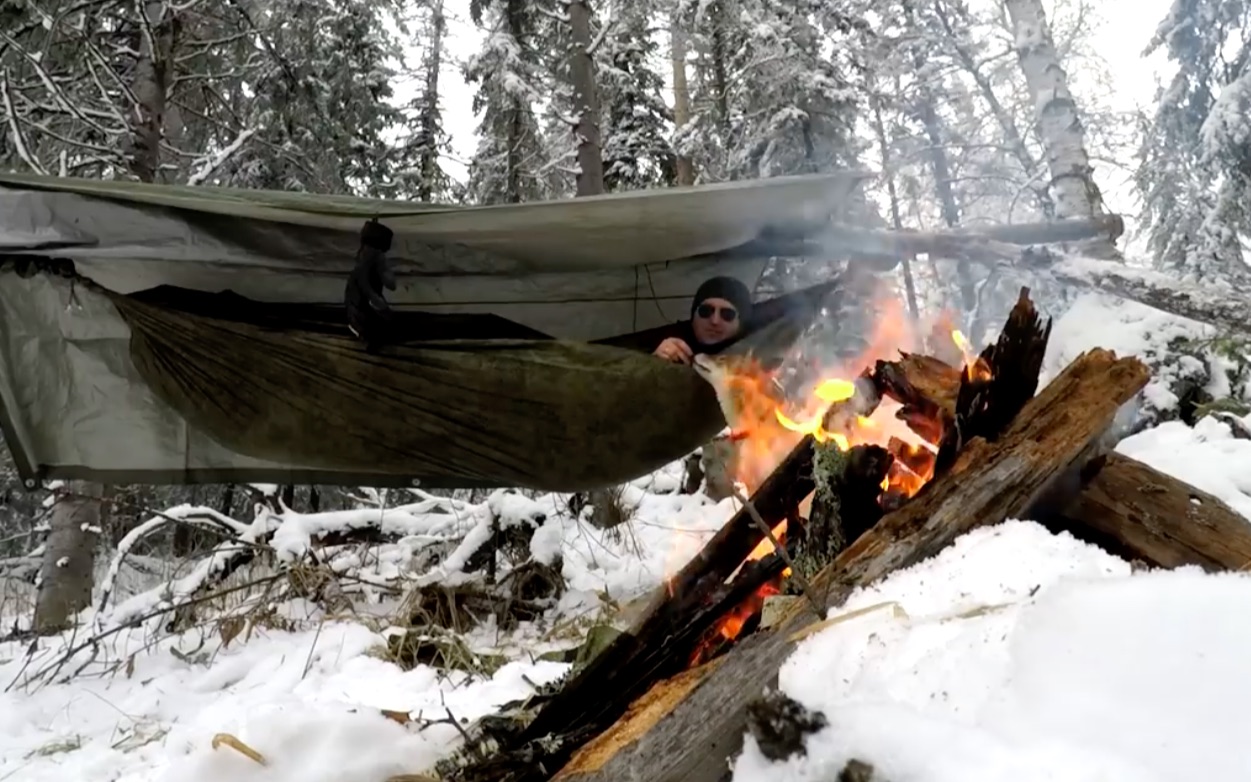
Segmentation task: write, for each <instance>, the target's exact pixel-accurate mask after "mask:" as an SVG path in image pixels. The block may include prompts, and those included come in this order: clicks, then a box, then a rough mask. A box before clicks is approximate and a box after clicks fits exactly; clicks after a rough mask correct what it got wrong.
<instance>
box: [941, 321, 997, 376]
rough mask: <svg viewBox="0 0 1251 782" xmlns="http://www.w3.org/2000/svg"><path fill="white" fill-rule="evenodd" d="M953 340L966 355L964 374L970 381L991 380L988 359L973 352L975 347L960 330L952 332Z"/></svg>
mask: <svg viewBox="0 0 1251 782" xmlns="http://www.w3.org/2000/svg"><path fill="white" fill-rule="evenodd" d="M951 340H952V342H955V343H956V347H958V348H960V352H961V353H962V354H963V355H964V374H965V375H966V376H967V377H968V378H969V380H982V381H986V380H990V374H991V373H990V365H989V364H987V363H986V359H984V358H982V357H981V356H979V355H977V353H975V352H974V351H973V346H972V345H971V344H969V340H968V339H967V338H966V337H965V336H964V334H963V333H962V332H961V331H960V329H952V330H951Z"/></svg>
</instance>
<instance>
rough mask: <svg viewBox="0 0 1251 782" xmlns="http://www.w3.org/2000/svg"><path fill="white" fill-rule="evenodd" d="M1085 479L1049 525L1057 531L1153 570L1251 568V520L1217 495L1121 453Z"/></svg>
mask: <svg viewBox="0 0 1251 782" xmlns="http://www.w3.org/2000/svg"><path fill="white" fill-rule="evenodd" d="M1083 479H1084V480H1088V481H1089V483H1087V484H1086V486H1085V488H1084V490H1082V492H1081V493H1080V494H1079V495H1078V496H1077V497H1076V499H1073V498H1072V497H1070V498H1068V499H1069V503H1068V507H1067V508H1065V509H1064V510H1063V511H1062V512H1061V514H1060V515H1059V516H1058V517H1057V518H1054V519H1048V520H1047V522H1046V523H1047V526H1048V527H1049V528H1051V529H1052V530H1053V531H1060V530H1065V531H1068V532H1070V533H1072V534H1073V536H1074V537H1077V538H1078V539H1081V540H1086V541H1087V542H1090V543H1094V544H1095V545H1098V546H1100V547H1102V548H1104V549H1106V550H1107V551H1109V552H1110V553H1113V554H1116V555H1118V556H1121V557H1124V558H1126V559H1130V560H1135V559H1136V560H1141V561H1143V562H1146V563H1147V564H1149V565H1153V566H1156V567H1164V568H1174V567H1181V566H1182V565H1198V566H1199V567H1202V568H1203V569H1205V570H1207V571H1210V572H1211V571H1221V570H1245V569H1246V568H1247V567H1248V565H1251V522H1249V521H1248V520H1247V519H1246V518H1245V517H1243V516H1242V515H1241V514H1239V513H1238V512H1237V511H1235V510H1234V509H1232V508H1230V507H1229V506H1228V505H1226V504H1225V503H1224V502H1222V501H1221V500H1220V499H1219V498H1218V497H1214V496H1212V495H1211V494H1208V493H1207V492H1205V491H1202V490H1200V489H1196V488H1195V487H1193V486H1191V485H1189V484H1186V483H1183V482H1182V481H1179V480H1177V479H1176V478H1173V477H1172V476H1169V475H1165V474H1164V473H1162V472H1160V471H1159V470H1155V469H1153V468H1151V467H1149V466H1147V465H1145V464H1143V463H1142V462H1139V461H1136V460H1134V459H1131V458H1129V457H1127V456H1123V455H1121V454H1117V453H1112V454H1108V455H1107V457H1106V458H1101V459H1096V460H1095V461H1093V462H1091V464H1090V465H1089V466H1088V467H1087V470H1086V475H1085V476H1083Z"/></svg>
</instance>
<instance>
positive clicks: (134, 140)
mask: <svg viewBox="0 0 1251 782" xmlns="http://www.w3.org/2000/svg"><path fill="white" fill-rule="evenodd" d="M139 7H140V9H141V10H142V13H143V16H142V18H141V19H140V20H139V22H140V23H139V59H138V61H137V62H136V63H135V71H134V78H133V82H132V84H131V92H132V93H133V94H134V96H135V98H136V99H137V101H138V103H137V105H136V106H135V110H136V111H137V112H138V117H139V122H138V123H137V124H136V125H135V126H134V127H133V129H132V131H131V138H130V140H129V142H128V144H127V149H126V159H127V164H128V165H129V167H130V170H131V173H133V174H134V175H135V176H137V177H139V179H140V180H141V181H143V182H156V181H159V178H160V174H161V141H162V140H163V139H164V137H165V109H166V105H165V103H166V95H167V92H168V90H169V86H170V82H171V81H172V79H173V67H174V60H173V52H174V43H175V38H176V36H177V32H178V18H177V16H176V12H175V11H174V9H173V8H171V7H170V6H169V4H167V3H164V2H147V3H143V4H141V5H140V6H139Z"/></svg>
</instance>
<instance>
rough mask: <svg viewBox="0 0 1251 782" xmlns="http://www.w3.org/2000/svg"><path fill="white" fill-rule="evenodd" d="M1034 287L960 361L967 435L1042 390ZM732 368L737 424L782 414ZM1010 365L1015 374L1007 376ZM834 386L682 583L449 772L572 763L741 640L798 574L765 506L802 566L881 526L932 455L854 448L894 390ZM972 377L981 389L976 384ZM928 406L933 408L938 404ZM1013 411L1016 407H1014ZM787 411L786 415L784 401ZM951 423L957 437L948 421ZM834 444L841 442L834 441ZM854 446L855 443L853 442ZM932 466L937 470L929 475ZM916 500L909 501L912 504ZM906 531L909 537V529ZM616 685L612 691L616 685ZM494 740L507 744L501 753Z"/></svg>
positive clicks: (525, 771) (823, 563)
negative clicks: (894, 476)
mask: <svg viewBox="0 0 1251 782" xmlns="http://www.w3.org/2000/svg"><path fill="white" fill-rule="evenodd" d="M1027 293H1028V292H1027V291H1023V292H1022V297H1021V301H1020V302H1018V306H1017V307H1016V308H1015V309H1014V316H1013V317H1012V318H1010V319H1009V321H1008V323H1007V324H1006V325H1005V328H1004V334H1003V336H1002V337H1001V339H1000V342H999V343H998V344H997V345H996V346H992V347H991V348H989V349H988V351H987V352H986V353H985V354H984V355H983V357H982V358H980V359H978V360H976V361H974V362H971V363H970V370H969V372H967V373H961V372H960V371H959V370H955V369H952V370H951V372H954V379H955V381H956V383H957V384H958V388H959V389H961V390H957V391H955V392H953V393H952V394H951V395H950V398H951V400H952V401H951V408H950V409H951V414H950V415H949V416H948V417H947V419H944V420H947V421H948V422H954V421H956V420H959V421H962V422H964V428H963V429H962V430H961V431H963V432H966V433H970V432H975V433H981V434H982V435H984V436H989V437H994V436H996V435H998V433H999V431H998V429H997V428H996V427H999V426H1001V425H1006V422H1007V421H1008V420H1009V419H1010V418H1011V415H1010V412H1015V411H1012V410H1011V405H1013V404H1016V405H1017V407H1018V408H1019V406H1020V405H1021V404H1024V402H1025V400H1026V399H1028V398H1029V397H1030V396H1031V395H1032V394H1033V392H1034V389H1035V387H1036V384H1037V370H1038V362H1037V361H1036V360H1035V356H1040V355H1041V352H1042V349H1043V348H1045V344H1046V340H1047V337H1048V335H1049V329H1050V327H1049V325H1048V326H1047V327H1042V326H1040V324H1039V320H1038V316H1037V313H1036V312H1035V310H1034V308H1033V305H1032V303H1030V301H1029V298H1028V295H1027ZM907 360H908V359H907V357H905V361H907ZM912 363H915V364H917V366H929V367H931V369H933V370H934V371H937V368H936V367H933V365H932V364H930V363H929V362H925V361H922V360H920V359H913V360H912ZM1000 364H1002V366H1000ZM732 366H733V364H731V363H730V361H729V360H726V361H725V362H724V363H723V362H720V361H717V360H705V361H704V362H703V363H702V364H700V365H699V367H700V370H701V371H702V372H703V373H705V376H706V377H709V378H710V382H713V383H714V386H716V387H718V390H719V393H718V398H719V399H720V400H721V402H722V405H723V409H725V410H726V412H727V420H728V421H734V420H737V421H740V422H749V423H750V424H751V427H748V428H752V427H760V426H763V425H764V424H767V423H768V422H769V421H770V420H772V419H773V415H772V413H773V410H774V409H773V408H770V409H768V410H767V411H765V413H767V414H762V413H761V411H758V410H755V409H754V408H753V409H752V410H751V411H750V412H751V415H750V416H743V415H740V416H733V415H731V413H733V412H735V411H736V409H737V408H735V407H734V404H735V400H736V399H737V395H736V394H732V393H721V391H722V389H726V390H741V388H742V387H743V386H742V385H741V384H740V385H738V386H734V385H733V382H734V380H735V378H733V377H731V376H729V374H728V372H729V370H728V369H727V367H732ZM887 371H893V370H887ZM1031 372H1032V378H1031V377H1030V373H1031ZM997 376H998V377H1002V378H1004V380H1002V381H999V382H994V380H993V379H994V378H995V377H997ZM892 377H893V378H894V380H896V381H899V382H897V383H895V386H896V391H897V392H898V391H899V389H901V388H903V385H902V382H903V380H905V379H907V380H908V383H909V384H910V386H909V387H911V388H914V389H920V388H926V390H925V391H924V392H922V391H919V390H918V391H917V393H915V394H913V401H914V402H915V403H916V404H917V405H918V406H920V405H922V403H923V401H924V400H930V401H932V400H931V399H930V397H929V396H928V395H927V394H928V393H930V392H931V391H932V390H933V388H938V387H940V385H941V384H937V383H932V384H930V386H931V387H927V386H925V384H923V383H919V382H913V380H912V378H913V377H915V376H910V375H908V374H907V373H899V372H895V373H894V374H893V375H892ZM821 388H823V389H824V390H823V391H822V390H818V392H816V394H817V396H818V397H819V398H821V399H823V400H826V401H829V402H831V407H830V408H828V410H827V411H826V414H825V415H823V416H819V417H817V418H816V419H814V420H813V421H811V422H809V423H807V424H802V425H799V424H795V423H794V422H793V421H792V422H790V424H789V425H787V426H785V429H786V430H789V431H791V432H794V431H802V432H805V434H804V436H803V438H802V439H801V440H800V441H799V443H798V444H797V445H795V446H794V447H793V448H792V449H791V451H790V452H789V454H788V455H787V456H786V457H785V458H784V459H783V460H782V462H781V464H780V465H779V466H778V467H777V468H776V469H775V470H774V471H773V473H772V474H770V475H769V476H768V477H767V479H765V480H764V482H763V483H762V484H761V485H760V487H759V489H757V490H756V491H755V492H754V494H753V496H752V498H751V501H750V503H749V507H745V508H744V509H743V510H742V511H740V512H739V513H738V514H736V515H735V516H734V518H732V519H731V520H730V521H729V522H728V523H727V524H726V525H725V526H724V527H723V528H722V529H721V530H720V531H719V532H718V533H717V535H716V536H714V537H713V539H712V540H711V541H709V543H708V544H707V545H706V546H705V548H704V550H703V551H702V552H700V554H699V555H698V556H696V557H695V558H694V559H693V560H692V561H691V562H690V563H688V564H687V566H686V567H684V568H683V569H682V571H681V572H679V573H678V574H677V575H676V576H675V577H674V578H673V579H671V580H670V582H669V584H668V588H667V589H666V590H663V592H662V593H660V594H658V596H657V597H656V598H655V599H654V600H653V602H652V605H651V606H650V607H649V609H648V611H647V612H646V613H645V614H644V617H643V619H642V620H641V621H640V622H638V623H637V624H636V626H635V627H634V628H633V629H632V630H631V631H630V632H627V633H623V634H622V635H620V636H618V638H617V639H616V640H615V641H614V643H613V644H612V645H611V646H610V647H609V648H608V649H606V650H605V651H604V652H602V653H601V654H600V655H599V656H598V657H597V658H595V659H594V660H593V661H592V662H591V663H590V664H589V665H588V666H587V667H586V668H585V669H583V670H582V671H581V672H579V673H577V674H576V675H575V676H574V677H573V678H572V679H570V680H569V681H568V682H567V683H566V684H565V685H564V686H563V687H562V688H561V690H560V692H559V693H557V694H555V695H554V696H552V697H551V698H550V699H548V700H547V702H546V703H545V704H544V705H543V706H542V708H541V710H540V711H539V712H538V713H537V715H535V716H534V717H533V719H532V720H531V721H530V722H529V723H528V724H526V725H524V726H522V727H521V728H520V729H519V730H517V731H515V732H512V733H510V734H509V735H507V736H500V735H495V736H482V737H480V739H481V740H475V741H471V742H470V746H469V747H468V748H467V752H466V753H462V757H461V758H458V759H456V760H455V761H454V762H453V763H451V764H444V766H443V767H442V768H441V769H440V771H441V773H442V775H443V776H444V777H445V778H449V777H450V778H452V779H455V780H458V782H478V781H479V780H485V779H488V778H490V779H496V780H514V781H518V782H519V781H520V780H538V779H546V777H547V775H546V774H545V773H544V772H542V771H541V769H542V768H543V767H547V768H551V767H553V766H554V765H560V764H562V763H563V762H564V761H565V760H567V759H568V758H569V757H570V756H571V755H572V753H573V751H574V750H576V749H578V747H579V745H580V744H581V743H582V741H583V740H584V739H585V738H586V737H588V736H594V735H596V734H600V733H601V731H603V730H604V729H606V728H608V727H609V726H610V725H612V724H613V722H614V721H616V720H618V719H619V718H621V716H622V715H623V714H625V713H626V711H627V708H629V707H630V704H631V702H636V708H638V704H640V703H643V701H639V700H638V699H640V698H643V696H644V695H645V694H646V693H647V692H648V690H649V688H652V685H653V684H655V683H656V682H658V681H662V680H664V679H666V678H669V677H673V676H675V675H677V674H680V673H681V672H682V671H683V670H684V669H685V668H687V667H688V666H689V665H691V664H699V663H701V662H703V661H705V660H707V659H709V652H712V653H716V652H718V651H720V648H722V647H724V646H726V645H727V642H728V641H731V640H736V639H737V638H741V637H742V635H743V634H744V632H745V631H748V630H750V629H751V628H752V626H753V623H758V622H759V610H760V607H761V604H762V603H763V600H764V597H765V596H766V595H767V594H770V593H774V592H776V591H777V582H778V580H779V579H780V577H781V576H783V575H784V571H785V564H784V562H783V561H782V558H781V557H780V552H776V553H769V547H768V546H767V544H765V545H764V547H763V549H762V548H761V546H762V532H761V530H760V529H759V525H758V524H757V523H756V521H755V520H754V519H753V518H752V513H751V511H752V510H753V509H754V510H755V511H756V513H757V514H758V515H759V516H760V518H761V519H762V520H764V522H765V526H766V527H772V528H773V529H774V534H775V535H777V534H778V533H779V532H781V531H782V530H786V529H787V528H790V529H789V530H787V531H789V532H791V533H792V534H790V535H788V536H787V537H788V538H789V539H788V541H787V543H786V544H785V545H786V548H787V550H788V551H791V552H793V553H794V555H795V561H796V567H797V568H801V569H802V570H803V571H806V572H808V573H818V572H826V571H828V566H829V564H830V563H831V562H833V561H835V557H836V556H840V552H843V551H844V548H845V546H846V545H847V544H849V543H851V542H852V541H855V540H857V539H859V540H864V539H865V538H870V537H873V535H874V530H876V529H877V528H876V527H873V525H874V524H876V523H877V522H878V520H879V519H880V518H881V517H882V513H883V512H884V510H883V507H882V503H881V501H880V499H881V495H882V493H883V488H884V484H885V485H886V486H889V485H890V484H891V481H890V473H891V470H892V469H896V465H897V464H899V469H904V466H905V465H906V464H908V463H913V464H915V463H917V460H918V455H917V454H914V453H909V452H908V451H907V449H906V448H903V447H902V446H901V447H900V448H899V449H898V450H899V452H900V454H901V455H903V457H904V458H900V459H897V458H896V457H895V456H894V455H893V454H892V453H890V452H888V450H887V449H885V448H883V447H881V446H876V445H868V444H862V445H858V446H855V447H851V446H850V443H849V442H848V440H847V437H846V436H845V435H843V434H842V432H843V431H853V429H851V428H847V427H850V426H851V425H852V424H854V423H855V422H857V421H858V420H861V419H862V418H863V417H864V416H866V415H869V414H871V413H872V411H873V409H874V408H876V406H877V404H878V401H879V400H880V398H881V394H882V391H883V389H885V388H887V384H886V383H879V382H878V380H877V378H876V377H875V376H874V374H873V373H865V374H863V375H862V376H861V377H860V378H858V380H857V381H856V382H854V383H852V382H847V381H831V382H830V383H829V384H828V385H826V384H822V387H821ZM968 388H973V389H975V390H977V393H969V392H968V390H967V389H968ZM1001 399H1002V400H1003V401H1002V402H1001V401H999V400H1001ZM918 409H919V407H918ZM925 409H926V410H931V411H932V410H933V407H932V406H931V407H926V408H925ZM1005 411H1007V412H1009V414H1008V415H1007V416H1006V417H1005V415H1004V413H1005ZM778 420H781V414H780V411H779V418H778ZM784 423H785V422H784ZM732 426H733V424H732ZM795 427H799V428H795ZM943 432H944V438H945V437H946V436H947V435H946V430H945V429H944V430H943ZM939 439H940V438H939ZM967 440H968V437H967V436H966V437H961V438H958V439H956V440H954V442H956V443H957V444H963V443H965V442H966V441H967ZM821 443H824V444H829V445H827V446H826V449H820V448H819V444H821ZM844 449H846V453H840V451H842V450H844ZM818 453H821V454H823V456H829V455H837V457H838V458H836V459H834V460H833V461H834V464H833V465H827V466H826V468H825V469H824V470H821V469H817V470H814V466H816V464H817V462H818V461H819V460H818ZM909 460H910V461H909ZM932 463H933V455H932V454H931V455H930V464H931V465H932ZM930 472H932V470H931V471H930ZM817 473H821V474H822V475H823V478H822V483H823V485H824V490H823V492H822V493H821V494H820V496H818V497H817V498H816V500H815V501H814V513H812V514H811V521H810V522H809V524H808V526H807V528H806V529H804V530H803V531H802V534H798V533H800V530H798V529H794V528H793V527H791V525H792V524H794V525H795V526H798V523H797V517H796V509H797V508H798V506H799V505H800V503H801V501H802V500H804V499H805V498H806V497H807V496H808V495H810V494H812V493H813V492H814V490H815V489H817V488H818V485H817V484H818V481H817V477H816V474H817ZM928 477H929V475H928V474H927V475H926V476H925V478H928ZM923 483H924V478H918V480H917V481H916V483H915V485H914V486H913V487H912V488H911V489H909V490H908V491H906V492H904V493H903V496H902V497H901V498H900V499H902V498H905V497H907V496H911V495H912V494H913V493H915V490H916V489H917V488H919V487H920V486H921V484H923ZM919 496H923V495H919ZM913 502H915V500H914V501H913ZM913 502H909V503H908V504H907V505H905V506H904V507H905V509H906V508H909V507H911V505H912V504H913ZM892 515H895V514H892ZM888 518H889V517H888ZM870 527H873V529H870ZM865 530H868V532H865ZM862 533H863V534H862ZM892 534H893V535H894V536H898V535H899V533H898V532H896V533H892ZM858 545H859V544H858V543H857V544H854V545H853V546H852V548H853V549H854V548H856V547H857V546H858ZM745 561H746V564H744V562H745ZM735 571H738V572H737V575H734V574H735ZM732 575H733V576H734V577H733V578H731V576H732ZM793 575H794V576H796V578H795V579H794V581H795V582H796V583H802V580H801V578H800V577H801V576H802V575H804V574H803V573H796V574H793ZM718 634H720V637H718ZM700 670H702V669H700ZM682 680H684V679H681V678H679V679H678V681H682ZM655 692H656V690H655V689H653V693H655ZM605 693H610V695H608V696H605ZM655 697H663V698H667V697H668V696H664V695H656V696H655ZM654 700H655V699H654V698H653V697H652V696H648V699H647V702H648V703H654ZM648 708H651V707H648ZM627 719H628V718H627ZM603 735H608V734H603ZM492 747H501V749H500V750H498V751H491V748H492ZM585 749H586V751H593V750H591V749H589V748H585Z"/></svg>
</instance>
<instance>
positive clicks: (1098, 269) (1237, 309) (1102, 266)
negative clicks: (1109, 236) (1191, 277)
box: [1026, 252, 1251, 335]
mask: <svg viewBox="0 0 1251 782" xmlns="http://www.w3.org/2000/svg"><path fill="white" fill-rule="evenodd" d="M1031 258H1033V259H1034V260H1032V261H1031V260H1027V261H1026V265H1027V266H1031V267H1037V268H1039V269H1040V270H1042V271H1046V272H1047V273H1049V274H1050V275H1051V276H1053V277H1054V278H1055V279H1057V280H1059V281H1060V282H1064V283H1067V284H1069V285H1078V286H1081V287H1084V288H1094V289H1096V290H1100V291H1103V292H1105V293H1109V294H1112V295H1113V296H1118V297H1120V298H1123V299H1129V300H1130V301H1136V302H1138V303H1140V304H1145V305H1147V306H1148V307H1152V308H1154V309H1157V310H1160V311H1162V312H1168V313H1171V314H1173V315H1178V316H1180V317H1183V318H1189V319H1190V320H1195V321H1198V322H1200V323H1207V324H1209V325H1212V326H1215V327H1217V328H1219V329H1224V330H1226V331H1231V332H1234V333H1237V334H1244V335H1246V334H1251V319H1248V318H1247V311H1248V309H1251V296H1249V295H1248V293H1247V289H1246V288H1245V287H1242V286H1240V285H1235V284H1232V281H1225V280H1212V281H1207V282H1204V283H1195V282H1191V281H1188V280H1182V279H1179V278H1178V277H1176V276H1173V275H1169V274H1163V273H1161V272H1157V271H1154V270H1151V269H1142V268H1135V267H1132V266H1126V265H1125V264H1122V263H1116V262H1114V261H1100V260H1095V259H1093V258H1072V257H1060V258H1059V259H1056V258H1054V257H1053V256H1052V255H1051V254H1050V253H1045V252H1042V253H1034V254H1031Z"/></svg>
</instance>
